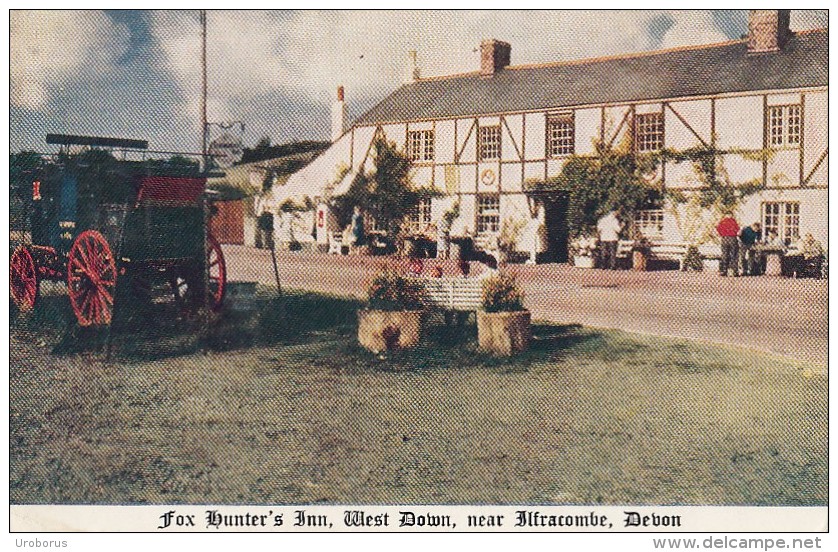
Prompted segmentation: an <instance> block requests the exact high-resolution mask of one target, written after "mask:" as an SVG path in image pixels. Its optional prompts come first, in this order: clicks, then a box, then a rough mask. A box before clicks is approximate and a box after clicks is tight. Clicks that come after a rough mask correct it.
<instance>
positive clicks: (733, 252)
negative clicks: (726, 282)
mask: <svg viewBox="0 0 838 552" xmlns="http://www.w3.org/2000/svg"><path fill="white" fill-rule="evenodd" d="M716 232H717V233H718V234H719V237H721V239H722V258H721V260H720V261H719V274H721V275H722V276H727V272H728V269H731V268H732V269H733V275H734V276H739V241H738V240H737V238H738V236H739V224H738V223H737V222H736V219H735V218H733V213H731V212H726V213H725V215H724V217H723V218H722V220H720V221H719V224H717V225H716Z"/></svg>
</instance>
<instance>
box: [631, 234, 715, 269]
mask: <svg viewBox="0 0 838 552" xmlns="http://www.w3.org/2000/svg"><path fill="white" fill-rule="evenodd" d="M633 245H634V242H633V241H631V240H621V241H620V243H619V244H618V246H617V257H627V258H630V257H631V250H632V247H633ZM689 247H690V244H688V243H685V242H657V243H655V242H653V243H652V246H651V248H650V251H649V260H651V261H674V262H677V263H678V269H679V270H683V269H684V257H685V256H686V254H687V248H689ZM698 253H699V254H700V255H701V258H702V259H705V260H718V259H719V258H721V252H720V249H719V246H718V245H715V244H712V243H707V244H702V245H699V246H698Z"/></svg>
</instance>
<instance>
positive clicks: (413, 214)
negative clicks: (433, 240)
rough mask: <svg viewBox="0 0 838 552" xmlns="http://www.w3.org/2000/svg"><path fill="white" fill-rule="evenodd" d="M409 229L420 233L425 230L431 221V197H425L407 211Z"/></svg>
mask: <svg viewBox="0 0 838 552" xmlns="http://www.w3.org/2000/svg"><path fill="white" fill-rule="evenodd" d="M406 222H407V224H406V226H407V230H408V231H409V232H411V233H414V234H415V233H419V232H422V231H424V230H425V228H427V227H428V225H429V224H430V223H431V198H429V197H424V198H422V199H420V200H419V203H418V204H417V205H416V207H414V208H413V209H411V210H410V211H409V212H408V213H407V221H406Z"/></svg>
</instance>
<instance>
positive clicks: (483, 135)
mask: <svg viewBox="0 0 838 552" xmlns="http://www.w3.org/2000/svg"><path fill="white" fill-rule="evenodd" d="M477 139H478V147H479V153H480V161H489V160H491V159H500V125H495V126H485V127H480V130H479V132H478V135H477Z"/></svg>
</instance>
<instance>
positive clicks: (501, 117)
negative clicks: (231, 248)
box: [309, 89, 828, 242]
mask: <svg viewBox="0 0 838 552" xmlns="http://www.w3.org/2000/svg"><path fill="white" fill-rule="evenodd" d="M798 105H799V106H800V110H801V112H802V120H801V121H800V129H799V135H800V137H799V140H798V141H797V142H796V143H793V144H782V145H772V143H771V125H772V122H771V120H770V109H771V108H772V106H798ZM649 114H659V116H660V117H661V118H662V122H663V145H664V147H666V148H669V149H674V150H685V149H688V148H692V147H696V146H707V147H715V148H716V149H718V150H721V151H726V152H728V153H726V154H724V155H722V160H723V163H724V167H725V170H726V171H727V173H728V175H729V176H730V179H731V181H733V182H745V181H750V180H753V179H756V180H759V181H762V182H764V183H765V186H766V190H765V191H764V192H761V193H760V194H757V195H755V196H754V197H752V198H750V199H749V201H748V202H747V203H746V204H745V205H744V207H743V209H742V213H741V218H742V219H743V222H750V219H754V220H757V219H758V217H759V213H760V209H761V204H762V202H763V201H768V200H766V199H763V198H773V197H774V196H776V195H778V194H779V195H783V194H785V196H784V197H792V196H793V197H795V198H797V199H796V200H797V201H800V203H801V211H800V219H801V232H802V231H804V230H803V228H804V227H805V231H811V232H812V233H813V234H815V236H816V237H818V239H821V240H822V241H824V242H825V241H826V238H827V235H826V207H825V206H826V191H825V189H826V186H827V169H828V149H827V146H828V143H827V91H826V89H819V90H805V91H793V92H783V93H774V92H769V93H748V94H732V95H726V96H719V97H709V98H690V99H673V100H668V101H656V102H639V103H633V104H624V105H605V106H584V107H568V108H564V107H557V108H555V109H550V110H545V111H542V112H530V113H508V114H496V115H487V116H482V115H481V116H474V117H463V118H456V119H441V120H429V121H409V122H401V123H394V124H387V125H383V126H377V127H376V126H368V127H357V128H352V129H351V130H350V131H349V132H347V133H346V134H345V135H344V137H343V138H342V139H341V140H340V141H339V142H338V143H336V145H335V146H333V149H334V151H332V150H329V152H327V153H326V154H324V155H323V156H321V158H318V159H317V160H315V161H314V163H313V164H312V165H315V164H323V163H326V164H329V165H330V167H329V170H331V172H332V173H334V172H336V171H337V168H338V167H339V166H341V165H345V166H349V167H351V168H352V169H353V171H357V170H359V169H360V168H361V166H362V164H364V163H366V168H367V169H369V168H371V165H370V161H369V159H370V151H371V146H372V143H373V141H374V138H375V137H376V136H383V137H386V138H387V139H388V140H390V141H392V142H395V143H396V145H397V146H398V147H399V149H402V150H405V151H406V150H407V147H408V140H409V138H410V133H411V132H415V131H432V133H433V140H434V155H433V159H432V160H423V161H420V162H416V163H415V165H414V172H413V182H414V184H416V185H418V186H429V187H435V188H437V189H438V190H440V191H442V192H444V193H445V194H447V197H445V198H440V199H435V200H434V202H433V206H432V217H433V218H434V220H438V219H439V217H441V215H442V213H443V212H444V211H445V210H446V209H448V208H449V207H450V206H451V204H452V203H453V199H452V198H453V197H455V196H456V197H458V198H459V201H460V212H461V220H459V221H457V222H456V223H455V226H457V225H459V226H460V227H461V229H462V228H465V229H468V230H469V231H474V230H475V227H476V226H475V225H476V217H477V212H476V205H477V201H476V198H475V196H476V195H479V194H497V195H498V196H500V210H501V220H503V219H504V218H507V217H515V218H520V217H524V218H525V217H528V216H530V215H529V211H528V208H527V204H526V198H525V196H524V194H523V188H524V183H525V182H526V181H528V180H543V179H545V178H549V177H552V176H556V175H558V174H559V173H560V172H561V169H562V166H563V164H564V163H565V162H566V159H567V157H568V155H556V156H551V155H550V145H549V125H550V120H551V117H556V116H559V117H571V118H572V121H573V133H574V136H573V141H574V153H576V154H578V155H593V154H594V153H595V150H594V143H595V142H597V141H601V142H604V143H605V144H608V145H611V146H616V145H620V144H622V143H624V141H626V140H631V139H632V138H633V136H632V133H634V132H635V121H636V120H637V119H636V118H637V117H641V116H644V115H649ZM485 127H495V128H496V129H499V131H497V130H491V131H485V132H486V133H487V134H486V135H484V134H481V128H485ZM481 136H491V141H495V140H497V141H499V144H495V145H486V144H481ZM764 149H769V150H771V152H772V153H771V154H770V155H769V156H768V157H767V158H766V159H759V157H758V156H756V155H751V156H748V155H747V154H748V152H751V153H759V152H760V151H761V150H764ZM487 152H489V153H490V154H492V155H489V158H486V155H485V154H486V153H487ZM494 152H497V156H495V155H493V153H494ZM743 154H744V155H743ZM329 170H313V171H312V174H320V175H322V174H327V173H329ZM658 177H659V178H662V179H663V181H664V183H665V185H666V186H667V187H669V188H675V189H682V190H685V191H686V190H690V189H693V188H695V187H696V186H698V185H699V184H700V183H699V182H698V180H697V178H696V175H695V173H694V171H693V168H692V166H691V165H690V163H686V162H684V163H675V162H671V161H670V162H667V163H666V164H665V165H664V166H663V167H662V168H661V169H660V174H659V175H658ZM321 179H322V178H321ZM311 187H312V190H313V191H316V190H320V189H322V188H324V183H323V182H311ZM309 195H311V196H312V197H315V196H317V195H318V194H317V193H312V194H309ZM455 229H456V228H455ZM664 234H665V237H666V239H669V240H673V241H680V240H681V239H682V238H681V236H680V235H679V231H678V228H677V225H676V224H675V223H674V221H673V220H672V219H671V217H669V216H668V218H667V220H666V223H665V232H664Z"/></svg>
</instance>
